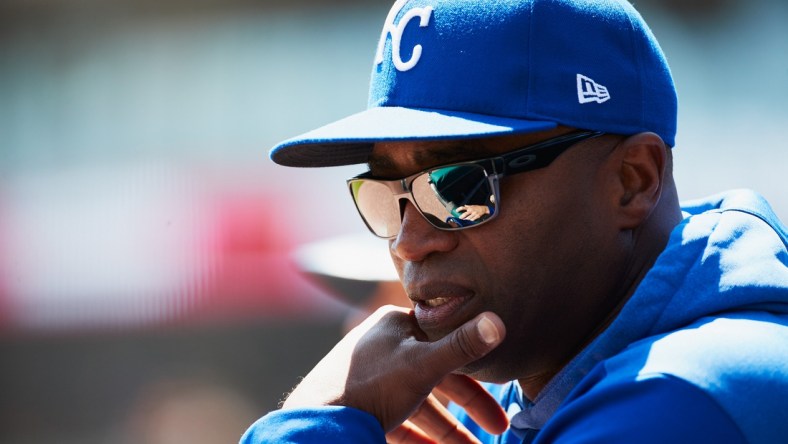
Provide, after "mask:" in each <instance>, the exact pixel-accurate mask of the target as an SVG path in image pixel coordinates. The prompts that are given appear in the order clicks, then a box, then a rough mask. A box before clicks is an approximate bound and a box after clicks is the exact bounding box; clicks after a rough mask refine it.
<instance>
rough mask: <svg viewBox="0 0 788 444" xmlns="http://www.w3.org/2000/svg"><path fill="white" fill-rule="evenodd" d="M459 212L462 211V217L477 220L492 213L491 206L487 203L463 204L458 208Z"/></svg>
mask: <svg viewBox="0 0 788 444" xmlns="http://www.w3.org/2000/svg"><path fill="white" fill-rule="evenodd" d="M457 212H458V213H462V214H461V215H460V219H462V220H470V221H475V220H479V219H481V218H482V217H484V216H486V215H488V214H490V208H489V207H487V205H463V206H461V207H458V208H457Z"/></svg>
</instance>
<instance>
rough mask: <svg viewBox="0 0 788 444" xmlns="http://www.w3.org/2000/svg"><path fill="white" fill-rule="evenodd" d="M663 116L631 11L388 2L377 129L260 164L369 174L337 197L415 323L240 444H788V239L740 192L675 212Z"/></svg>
mask: <svg viewBox="0 0 788 444" xmlns="http://www.w3.org/2000/svg"><path fill="white" fill-rule="evenodd" d="M676 108H677V101H676V94H675V88H674V86H673V81H672V78H671V75H670V71H669V69H668V66H667V63H666V61H665V58H664V56H663V54H662V52H661V50H660V48H659V45H658V44H657V42H656V40H655V39H654V37H653V35H652V34H651V32H650V31H649V29H648V27H647V26H646V24H645V23H644V22H643V20H642V18H641V17H640V16H639V14H638V13H637V12H636V11H635V10H634V9H633V8H632V7H631V6H630V5H629V4H628V3H626V2H625V1H623V0H621V1H618V0H594V1H579V0H512V1H495V2H492V1H479V0H474V1H470V0H447V1H441V0H413V1H397V2H396V3H395V4H394V6H393V8H392V10H391V12H390V13H389V15H388V17H387V18H386V22H385V25H384V28H383V32H382V34H381V38H380V42H379V44H378V47H377V53H376V58H375V64H374V66H373V73H372V83H371V89H370V102H369V109H368V110H366V111H364V112H361V113H359V114H356V115H353V116H350V117H348V118H346V119H344V120H341V121H339V122H335V123H334V124H331V125H328V126H326V127H323V128H320V129H317V130H315V131H313V132H311V133H307V134H305V135H302V136H299V137H296V138H294V139H290V140H288V141H285V142H283V143H281V144H280V145H278V146H277V147H275V148H274V150H273V151H272V153H271V157H272V159H273V160H274V161H276V162H278V163H280V164H283V165H290V166H330V165H342V164H351V163H363V162H367V163H368V164H369V168H370V172H369V173H367V174H364V175H361V176H359V177H357V178H354V179H351V180H350V181H348V184H349V187H350V190H351V194H352V196H353V198H354V200H355V203H356V206H357V207H358V209H359V212H360V214H361V216H362V219H363V220H364V221H365V223H366V224H367V226H368V227H369V229H370V230H371V231H372V232H373V233H374V234H375V235H377V236H379V237H383V238H387V239H389V242H390V251H391V257H392V259H393V261H394V264H395V266H396V268H397V271H398V274H399V276H400V279H401V281H402V283H403V286H404V288H405V290H406V291H407V293H408V296H409V297H410V298H411V300H412V301H413V305H414V309H413V310H404V309H403V310H398V309H395V308H388V309H382V310H379V311H378V312H376V313H375V314H374V315H373V316H372V317H370V318H369V319H367V320H366V321H365V322H364V323H363V324H362V325H361V326H360V327H358V328H357V329H355V330H353V331H352V332H351V333H350V334H349V335H348V336H347V337H345V338H344V339H343V340H342V341H341V342H340V343H339V344H338V345H337V346H336V347H335V348H334V349H333V350H332V351H331V352H330V353H329V354H328V355H327V356H326V357H325V358H324V359H323V360H322V361H321V362H320V363H318V365H317V366H316V367H315V368H314V369H313V370H312V371H311V372H310V373H309V374H308V375H307V376H306V377H305V378H304V380H303V381H302V382H301V383H300V384H299V385H298V386H297V387H296V389H295V390H294V391H293V392H292V393H291V394H290V395H289V397H288V398H287V400H286V401H285V402H284V404H283V408H282V409H281V410H278V411H275V412H271V413H269V414H268V415H266V416H265V417H263V418H262V419H261V420H260V421H258V422H257V423H255V424H254V425H253V426H252V427H251V428H250V429H249V430H248V432H247V433H246V435H245V436H244V437H243V438H242V442H246V443H255V442H383V441H384V439H386V440H388V441H389V442H395V443H396V442H478V441H481V442H487V443H492V442H503V443H514V442H518V443H519V442H550V443H552V442H572V443H575V442H621V443H632V442H637V443H642V442H762V443H767V442H781V441H784V440H785V437H786V436H788V421H786V412H788V267H786V262H788V253H787V252H786V245H787V244H788V236H786V230H785V228H784V226H783V225H782V224H781V223H780V222H779V221H778V220H777V219H776V217H775V216H774V214H773V213H772V211H771V210H770V208H769V206H768V205H767V204H766V203H765V202H764V201H763V200H762V199H761V198H760V197H758V196H757V195H755V194H754V193H751V192H748V191H737V192H729V193H725V194H721V195H717V196H714V197H711V198H709V199H706V200H703V201H697V202H692V203H688V204H687V205H686V206H685V207H684V208H683V209H682V208H681V207H680V206H679V202H678V197H677V191H676V187H675V185H674V181H673V178H672V172H671V170H672V154H671V149H672V146H673V145H674V139H675V132H676ZM436 177H437V178H449V179H451V178H452V177H462V181H461V183H459V182H458V183H457V184H456V186H454V185H452V186H449V185H445V186H444V185H443V184H442V183H438V181H436V180H434V179H433V178H436ZM464 196H476V197H474V198H473V199H475V200H476V201H477V202H471V200H470V198H468V199H466V197H464ZM479 196H481V197H479ZM458 200H459V201H458ZM463 200H467V202H463ZM448 202H451V205H447V203H448ZM481 204H483V206H485V207H487V209H488V211H482V212H478V213H476V214H477V215H476V216H473V217H467V218H465V219H460V218H458V217H457V215H456V210H457V209H458V208H459V207H460V206H462V205H478V206H481ZM453 209H454V211H455V213H452V210H453ZM682 210H683V211H682ZM477 380H478V381H483V382H484V383H485V387H486V390H485V389H484V388H482V386H481V385H479V383H477V382H476V381H477ZM433 390H438V391H440V392H442V393H443V394H445V395H447V396H448V397H449V398H451V399H452V400H453V401H454V402H455V404H454V405H453V406H452V407H451V409H452V414H449V412H447V411H445V410H443V409H442V408H441V406H440V405H439V403H437V402H435V400H434V399H433V397H432V396H431V395H430V392H431V391H433ZM460 423H461V424H460ZM384 434H385V438H384ZM473 435H475V437H474V436H473Z"/></svg>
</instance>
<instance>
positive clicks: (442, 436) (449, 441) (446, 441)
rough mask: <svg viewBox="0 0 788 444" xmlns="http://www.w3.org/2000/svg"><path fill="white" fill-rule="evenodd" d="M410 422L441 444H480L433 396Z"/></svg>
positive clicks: (425, 401) (422, 405)
mask: <svg viewBox="0 0 788 444" xmlns="http://www.w3.org/2000/svg"><path fill="white" fill-rule="evenodd" d="M410 421H411V422H413V424H415V425H416V426H417V427H418V428H419V429H421V430H423V431H424V432H426V433H427V435H429V436H430V437H431V438H432V439H434V440H435V442H439V443H441V444H480V443H479V440H478V439H476V437H474V436H473V434H472V433H471V432H470V431H468V429H466V428H465V426H463V425H462V424H461V423H460V422H459V421H458V420H457V418H455V417H454V416H453V415H452V414H451V413H449V411H448V410H446V407H444V406H443V404H441V403H440V401H438V400H437V399H436V398H435V396H433V395H430V396H429V397H428V398H427V399H425V400H424V402H423V403H422V404H421V406H420V407H419V409H418V410H417V411H416V413H414V414H413V415H412V416H411V417H410Z"/></svg>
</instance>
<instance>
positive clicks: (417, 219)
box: [391, 201, 459, 262]
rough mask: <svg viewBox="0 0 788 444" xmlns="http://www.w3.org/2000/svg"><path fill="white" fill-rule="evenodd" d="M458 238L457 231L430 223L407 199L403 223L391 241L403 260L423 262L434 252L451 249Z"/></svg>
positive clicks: (393, 249)
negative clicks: (439, 227)
mask: <svg viewBox="0 0 788 444" xmlns="http://www.w3.org/2000/svg"><path fill="white" fill-rule="evenodd" d="M458 239H459V236H458V234H457V233H456V232H453V231H446V230H439V229H437V228H435V227H433V226H432V225H430V223H429V222H427V220H426V219H425V218H424V216H422V215H421V214H419V212H418V210H417V209H416V207H415V206H414V205H413V203H412V202H408V201H405V204H404V207H403V209H402V225H401V226H400V229H399V233H398V234H397V237H396V238H394V241H393V242H392V243H391V251H392V254H394V255H396V256H397V257H399V258H400V259H402V260H403V261H408V262H421V261H423V260H424V259H426V258H427V256H429V255H431V254H433V253H440V252H447V251H451V250H452V249H454V248H455V247H456V246H457V241H458Z"/></svg>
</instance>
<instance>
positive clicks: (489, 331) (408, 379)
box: [282, 306, 507, 443]
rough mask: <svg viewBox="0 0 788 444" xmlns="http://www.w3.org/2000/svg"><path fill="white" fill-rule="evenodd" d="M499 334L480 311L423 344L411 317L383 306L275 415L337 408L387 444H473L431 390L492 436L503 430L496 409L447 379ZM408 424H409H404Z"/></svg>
mask: <svg viewBox="0 0 788 444" xmlns="http://www.w3.org/2000/svg"><path fill="white" fill-rule="evenodd" d="M504 335H505V328H504V325H503V322H502V321H501V320H500V318H498V316H496V315H495V314H493V313H490V312H486V313H482V314H480V315H478V316H477V317H475V318H474V319H472V320H470V321H468V322H466V323H465V324H463V325H462V326H460V327H459V328H458V329H456V330H455V331H453V332H452V333H451V334H449V335H447V336H446V337H444V338H442V339H440V340H438V341H435V342H427V341H426V337H425V335H424V333H423V332H422V331H421V330H419V328H418V325H417V324H416V320H415V318H414V316H413V313H412V312H411V311H409V310H407V309H404V308H399V307H393V306H387V307H383V308H381V309H379V310H378V311H376V312H375V313H374V314H373V315H372V316H370V317H369V318H367V319H366V320H365V321H364V322H363V323H362V324H360V325H359V326H358V327H356V328H355V329H353V330H352V331H351V332H350V333H348V335H347V336H345V338H343V339H342V340H341V341H340V342H339V343H338V344H337V345H336V346H335V347H334V348H333V349H332V350H331V351H330V352H329V353H328V355H326V356H325V357H324V358H323V359H322V360H321V361H320V362H319V363H318V364H317V366H315V368H314V369H312V371H311V372H309V374H308V375H307V376H306V377H305V378H304V379H303V381H301V383H300V384H299V385H298V387H296V389H295V390H294V391H293V392H292V393H291V394H290V396H289V397H288V398H287V400H286V401H285V402H284V404H283V406H282V407H283V408H296V407H315V406H323V405H344V406H348V407H354V408H357V409H359V410H363V411H366V412H368V413H370V414H372V415H373V416H375V417H376V418H377V419H378V421H380V424H381V425H382V426H383V429H384V430H385V431H386V432H387V433H389V432H390V433H389V435H388V436H387V438H388V439H389V440H390V441H391V442H395V443H401V442H430V441H429V440H427V438H426V437H427V436H429V437H431V438H432V439H434V440H439V441H440V442H474V441H473V439H472V437H471V435H470V433H468V432H467V431H466V430H464V428H462V426H461V425H460V424H459V423H458V422H457V420H456V419H454V418H453V417H452V416H451V415H450V414H449V413H448V411H446V409H445V408H444V407H443V406H442V405H441V404H440V403H439V402H438V401H437V400H436V399H435V398H434V396H430V393H431V392H432V390H433V388H437V389H438V390H440V391H441V392H442V393H444V394H445V395H446V396H447V397H449V398H450V399H452V400H454V401H455V402H457V403H458V404H459V405H461V406H463V407H465V408H466V410H467V411H468V413H469V415H471V417H473V418H474V419H475V420H477V421H478V422H479V424H480V425H481V426H482V427H484V428H485V429H488V430H489V431H491V432H492V433H502V432H503V431H504V430H505V429H506V427H507V420H506V416H505V413H504V412H503V410H502V409H501V407H500V406H499V405H498V404H497V402H496V401H495V400H494V399H492V397H491V396H490V395H489V394H488V393H487V392H486V391H485V390H484V389H483V388H482V387H481V386H480V385H479V384H478V383H477V382H475V381H473V380H472V379H470V378H468V377H466V376H461V375H453V374H451V373H452V372H453V371H455V370H457V369H459V368H461V367H463V366H465V365H467V364H469V363H471V362H473V361H476V360H477V359H479V358H481V357H482V356H484V355H486V354H487V353H489V352H490V351H491V350H492V349H494V348H495V347H496V346H498V344H500V343H501V341H502V340H503V338H504ZM408 418H410V421H406V420H408Z"/></svg>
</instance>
